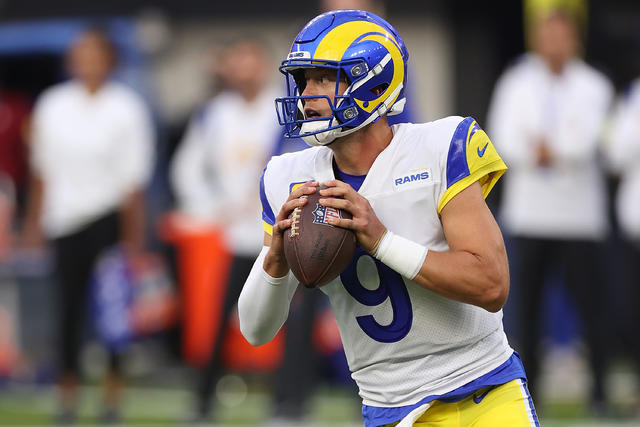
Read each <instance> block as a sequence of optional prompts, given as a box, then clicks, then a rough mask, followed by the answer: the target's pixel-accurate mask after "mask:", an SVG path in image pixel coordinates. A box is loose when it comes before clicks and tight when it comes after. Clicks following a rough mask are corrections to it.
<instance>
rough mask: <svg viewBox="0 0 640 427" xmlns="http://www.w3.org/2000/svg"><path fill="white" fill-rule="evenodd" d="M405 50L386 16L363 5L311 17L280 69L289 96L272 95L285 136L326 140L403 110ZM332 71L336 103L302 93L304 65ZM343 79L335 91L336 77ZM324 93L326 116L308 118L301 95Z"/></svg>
mask: <svg viewBox="0 0 640 427" xmlns="http://www.w3.org/2000/svg"><path fill="white" fill-rule="evenodd" d="M408 59H409V53H408V52H407V48H406V47H405V45H404V42H403V41H402V39H401V38H400V35H399V34H398V33H397V32H396V30H395V29H394V28H393V27H392V26H391V25H390V24H389V23H388V22H387V21H385V20H384V19H382V18H380V17H378V16H376V15H374V14H372V13H370V12H365V11H362V10H336V11H331V12H327V13H324V14H322V15H319V16H317V17H316V18H314V19H313V20H311V21H310V22H309V23H308V24H307V25H306V26H305V27H304V28H303V29H302V31H300V34H298V36H297V37H296V39H295V40H294V42H293V45H292V46H291V51H290V53H289V55H288V56H287V59H285V60H284V61H282V65H281V66H280V72H282V73H283V74H284V75H285V78H286V83H287V96H286V97H282V98H277V99H276V111H277V114H278V121H279V122H280V124H281V125H283V126H284V127H285V136H287V137H289V138H294V137H302V139H303V140H304V141H305V142H306V143H307V144H309V145H314V146H317V145H326V144H329V143H331V142H332V141H333V140H335V139H336V138H338V137H341V136H344V135H348V134H350V133H352V132H355V131H357V130H358V129H361V128H363V127H364V126H366V125H368V124H370V123H373V122H375V121H376V120H378V119H379V118H380V117H381V116H383V115H385V114H388V115H393V114H399V113H401V112H402V110H403V109H404V104H405V101H406V100H405V96H404V87H405V82H406V79H407V60H408ZM314 67H318V68H325V69H331V70H335V72H336V90H335V94H334V95H335V97H334V102H333V103H332V102H331V100H330V99H329V97H327V96H302V93H303V91H304V88H305V84H306V80H305V77H304V69H305V68H314ZM341 79H342V80H343V81H344V80H345V79H346V81H347V84H348V87H347V89H346V91H345V92H344V93H338V84H339V82H340V80H341ZM309 98H325V99H326V100H327V102H329V105H330V106H331V110H332V115H331V116H328V117H312V118H307V117H306V116H305V112H304V102H305V99H309Z"/></svg>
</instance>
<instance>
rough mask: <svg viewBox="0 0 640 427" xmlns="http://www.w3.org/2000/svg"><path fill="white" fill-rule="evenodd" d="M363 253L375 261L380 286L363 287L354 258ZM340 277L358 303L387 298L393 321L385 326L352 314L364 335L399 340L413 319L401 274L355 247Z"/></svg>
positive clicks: (381, 340)
mask: <svg viewBox="0 0 640 427" xmlns="http://www.w3.org/2000/svg"><path fill="white" fill-rule="evenodd" d="M363 256H368V257H369V258H371V259H372V260H373V261H374V262H375V265H376V269H377V270H378V278H379V279H380V286H378V288H377V289H374V290H370V289H367V288H365V287H364V286H362V283H361V282H360V279H359V278H358V268H357V266H358V260H359V259H360V257H363ZM340 279H341V280H342V283H343V285H344V287H345V289H346V290H347V292H349V294H351V296H352V297H354V298H355V299H356V300H357V301H358V302H359V303H361V304H364V305H368V306H376V305H380V304H382V303H383V302H385V301H386V299H387V297H388V298H389V300H390V302H391V307H392V309H393V320H392V321H391V323H390V324H388V325H380V324H379V323H378V322H376V320H375V319H374V317H373V316H372V315H370V314H369V315H366V316H358V317H356V320H357V321H358V325H360V328H362V330H363V331H364V332H365V333H366V334H367V335H369V336H370V337H371V338H373V339H374V340H376V341H380V342H386V343H390V342H397V341H400V340H401V339H402V338H404V337H405V336H406V335H407V334H408V333H409V330H410V329H411V323H412V322H413V310H412V308H411V300H410V299H409V292H408V291H407V287H406V286H405V284H404V280H402V276H400V275H399V274H398V273H396V272H395V271H393V270H392V269H390V268H389V267H387V266H386V265H384V264H383V263H381V262H380V261H378V260H377V259H375V258H373V257H372V256H371V255H369V254H368V253H367V252H365V251H364V250H363V249H362V248H360V247H359V246H358V247H356V251H355V254H354V255H353V258H352V259H351V264H349V266H348V267H347V268H346V269H345V270H344V271H343V272H342V274H341V275H340Z"/></svg>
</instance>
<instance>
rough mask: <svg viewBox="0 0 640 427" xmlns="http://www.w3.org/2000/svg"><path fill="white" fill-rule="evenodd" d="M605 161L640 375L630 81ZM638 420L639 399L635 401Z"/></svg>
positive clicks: (638, 89)
mask: <svg viewBox="0 0 640 427" xmlns="http://www.w3.org/2000/svg"><path fill="white" fill-rule="evenodd" d="M607 152H608V155H609V156H608V158H609V161H610V163H611V166H613V168H614V170H615V172H616V173H617V174H618V176H619V178H620V183H619V185H618V189H617V192H616V198H615V201H614V203H615V212H616V218H617V222H618V226H619V229H620V231H621V233H620V235H621V243H622V245H621V246H622V257H621V259H622V262H620V263H618V266H619V267H620V269H621V271H622V275H621V277H622V279H623V282H624V286H623V289H624V296H623V301H625V303H626V304H625V306H624V313H623V316H622V319H623V322H621V325H622V327H623V328H624V329H625V330H624V331H623V332H624V333H623V337H624V343H625V345H626V347H627V349H628V351H629V355H630V356H632V357H633V359H634V361H635V365H636V366H635V368H636V373H637V374H638V375H640V342H639V341H638V335H637V334H638V330H637V327H638V325H640V311H639V310H638V305H640V80H636V81H634V82H633V83H632V84H631V85H630V87H629V89H628V90H627V91H626V93H625V94H624V96H623V97H622V99H621V100H620V102H619V104H618V108H617V109H616V113H615V115H614V117H613V120H612V125H611V129H610V138H609V145H608V150H607ZM635 403H636V411H637V415H639V416H640V396H637V397H636V402H635Z"/></svg>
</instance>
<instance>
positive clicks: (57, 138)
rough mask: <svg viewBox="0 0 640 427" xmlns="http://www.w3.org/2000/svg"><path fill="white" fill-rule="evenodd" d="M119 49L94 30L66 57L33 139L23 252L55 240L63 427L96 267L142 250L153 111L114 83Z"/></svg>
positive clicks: (114, 365) (117, 387)
mask: <svg viewBox="0 0 640 427" xmlns="http://www.w3.org/2000/svg"><path fill="white" fill-rule="evenodd" d="M115 65H116V52H115V49H114V46H113V45H112V43H111V41H110V40H109V39H108V38H107V36H106V35H105V34H104V33H103V32H102V31H101V30H99V29H96V28H91V29H86V30H85V31H83V32H82V33H80V34H79V35H78V36H77V37H76V38H75V40H74V41H73V43H72V45H71V46H70V49H69V51H68V56H67V66H68V71H69V73H70V75H71V76H72V79H71V80H69V81H67V82H63V83H61V84H58V85H56V86H54V87H51V88H49V89H47V90H46V91H45V92H44V93H43V94H42V95H41V96H40V97H39V99H38V100H37V103H36V107H35V111H34V118H33V129H32V140H31V166H32V171H33V172H32V176H33V177H32V186H31V187H30V192H29V201H28V212H27V218H26V221H25V222H26V223H25V230H24V236H23V239H24V243H25V244H26V245H28V246H31V247H37V246H39V245H41V244H42V240H43V235H44V236H46V237H47V238H48V239H50V240H51V243H52V246H53V249H54V251H55V255H56V272H57V286H58V290H57V292H56V294H57V296H58V297H59V301H58V310H59V318H58V321H59V322H60V328H61V331H60V332H61V336H60V340H59V342H60V349H59V350H60V363H61V366H60V379H59V385H60V413H59V414H58V421H59V422H60V423H70V422H73V420H74V419H75V411H76V407H77V403H78V390H77V388H78V384H79V382H80V379H81V378H80V369H79V355H80V350H81V344H82V336H83V327H84V326H85V324H86V319H85V314H86V312H87V297H88V295H87V293H88V289H89V282H90V278H91V275H92V271H93V268H94V264H95V261H96V259H97V258H98V257H99V255H100V254H102V253H103V252H104V251H105V249H107V248H108V247H110V246H112V245H114V244H117V243H120V244H121V246H122V247H123V249H124V250H125V251H126V252H127V253H129V254H130V255H135V254H137V253H139V252H140V251H141V250H142V248H143V245H144V231H143V230H144V227H143V218H144V202H143V190H144V188H145V185H146V183H147V181H148V179H149V177H150V174H151V167H152V160H153V151H152V150H153V131H152V124H151V120H150V116H149V112H148V110H147V107H146V106H145V104H144V102H143V101H142V99H141V98H140V97H139V96H138V95H137V94H135V93H134V92H133V91H132V90H131V89H129V88H127V87H125V86H124V85H122V84H120V83H116V82H114V81H111V80H110V74H111V71H112V70H113V69H114V66H115ZM109 360H110V363H109V367H108V373H107V375H106V379H105V383H104V396H103V399H104V402H103V403H104V407H103V410H102V413H101V418H102V420H103V421H114V420H116V419H117V418H119V414H118V404H119V397H120V394H121V387H122V378H121V372H120V363H119V357H118V354H116V353H115V352H114V351H111V352H110V358H109Z"/></svg>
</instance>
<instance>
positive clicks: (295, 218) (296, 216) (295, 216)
mask: <svg viewBox="0 0 640 427" xmlns="http://www.w3.org/2000/svg"><path fill="white" fill-rule="evenodd" d="M291 220H292V221H291V234H289V237H296V236H297V235H298V234H300V233H299V232H298V228H299V227H298V225H299V222H300V207H299V206H298V207H297V208H295V209H294V210H293V213H292V214H291Z"/></svg>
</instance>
